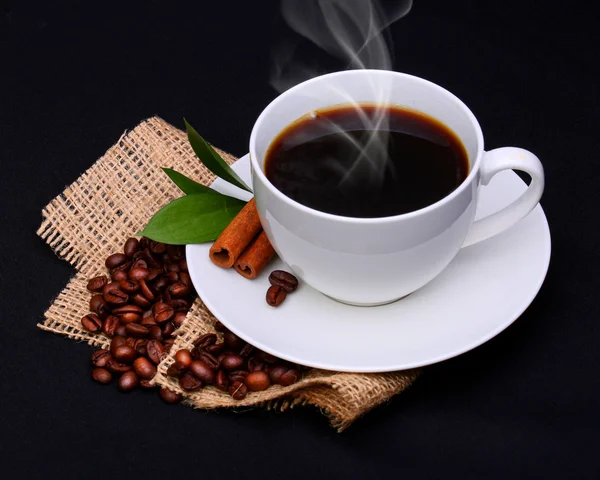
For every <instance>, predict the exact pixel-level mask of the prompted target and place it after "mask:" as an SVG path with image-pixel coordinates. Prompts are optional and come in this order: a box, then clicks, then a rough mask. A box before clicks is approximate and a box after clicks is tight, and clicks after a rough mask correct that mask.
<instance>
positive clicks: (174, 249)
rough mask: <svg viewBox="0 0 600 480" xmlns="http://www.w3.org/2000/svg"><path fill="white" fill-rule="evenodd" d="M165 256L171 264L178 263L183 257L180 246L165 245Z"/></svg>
mask: <svg viewBox="0 0 600 480" xmlns="http://www.w3.org/2000/svg"><path fill="white" fill-rule="evenodd" d="M167 254H168V255H169V259H170V260H171V261H172V262H179V260H181V259H182V258H183V255H184V251H183V247H182V246H181V245H167Z"/></svg>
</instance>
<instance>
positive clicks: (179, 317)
mask: <svg viewBox="0 0 600 480" xmlns="http://www.w3.org/2000/svg"><path fill="white" fill-rule="evenodd" d="M185 317H186V314H185V313H183V312H177V313H176V314H175V315H174V316H173V325H175V328H179V327H181V326H182V325H183V321H184V320H185Z"/></svg>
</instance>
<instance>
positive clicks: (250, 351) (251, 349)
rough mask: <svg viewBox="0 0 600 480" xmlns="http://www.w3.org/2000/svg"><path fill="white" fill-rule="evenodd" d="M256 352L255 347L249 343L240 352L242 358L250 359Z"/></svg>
mask: <svg viewBox="0 0 600 480" xmlns="http://www.w3.org/2000/svg"><path fill="white" fill-rule="evenodd" d="M254 350H255V349H254V346H252V345H250V344H249V343H246V345H244V347H243V348H242V349H241V350H240V355H241V356H242V357H249V356H250V355H252V354H253V353H254Z"/></svg>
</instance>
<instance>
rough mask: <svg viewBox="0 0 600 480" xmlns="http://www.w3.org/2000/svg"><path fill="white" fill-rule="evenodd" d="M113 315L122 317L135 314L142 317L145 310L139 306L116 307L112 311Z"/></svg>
mask: <svg viewBox="0 0 600 480" xmlns="http://www.w3.org/2000/svg"><path fill="white" fill-rule="evenodd" d="M112 313H113V315H122V314H124V313H135V314H137V315H142V314H143V313H144V310H143V309H142V308H141V307H140V306H138V305H132V304H128V305H121V306H119V307H114V308H113V309H112Z"/></svg>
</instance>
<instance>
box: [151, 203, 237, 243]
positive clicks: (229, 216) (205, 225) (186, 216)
mask: <svg viewBox="0 0 600 480" xmlns="http://www.w3.org/2000/svg"><path fill="white" fill-rule="evenodd" d="M216 193H218V192H216ZM245 204H246V202H244V201H242V200H238V199H237V198H233V197H228V196H227V195H222V194H220V193H218V194H217V195H205V194H203V193H193V194H190V195H185V196H183V197H181V198H178V199H176V200H173V201H172V202H170V203H169V204H167V205H165V206H164V207H163V208H161V209H160V210H159V211H158V212H156V213H155V214H154V216H153V217H152V218H151V219H150V221H149V222H148V225H146V228H145V229H144V230H143V231H141V232H140V233H139V235H142V236H144V237H148V238H150V239H152V240H155V241H157V242H163V243H168V244H173V245H187V244H189V243H204V242H210V241H213V240H216V239H217V237H218V236H219V234H220V233H221V232H222V231H223V229H224V228H225V227H226V226H227V225H229V222H231V220H233V218H234V217H235V216H236V215H237V214H238V212H239V211H240V210H241V209H242V207H243V206H244V205H245Z"/></svg>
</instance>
